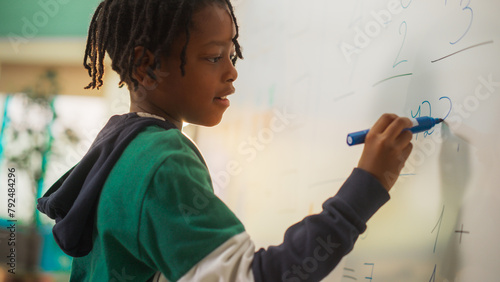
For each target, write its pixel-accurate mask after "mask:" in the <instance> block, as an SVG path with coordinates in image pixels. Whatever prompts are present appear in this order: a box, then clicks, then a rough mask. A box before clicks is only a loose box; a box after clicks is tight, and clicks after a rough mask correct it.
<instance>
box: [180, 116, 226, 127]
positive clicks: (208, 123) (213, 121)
mask: <svg viewBox="0 0 500 282" xmlns="http://www.w3.org/2000/svg"><path fill="white" fill-rule="evenodd" d="M221 121H222V115H221V116H220V117H214V118H211V119H207V120H203V121H193V122H189V121H186V122H187V123H189V124H194V125H198V126H204V127H214V126H216V125H218V124H219V123H220V122H221Z"/></svg>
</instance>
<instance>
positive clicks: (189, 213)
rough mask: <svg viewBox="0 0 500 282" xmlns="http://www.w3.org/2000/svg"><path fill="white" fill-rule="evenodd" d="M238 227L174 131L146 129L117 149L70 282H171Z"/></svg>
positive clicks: (191, 148) (190, 147)
mask: <svg viewBox="0 0 500 282" xmlns="http://www.w3.org/2000/svg"><path fill="white" fill-rule="evenodd" d="M242 232H244V227H243V225H242V224H241V222H240V221H239V220H238V219H237V218H236V216H235V215H234V214H233V213H232V212H231V211H230V210H229V208H228V207H227V206H226V205H225V204H224V203H223V202H222V201H221V200H220V199H219V198H217V197H216V196H215V195H214V194H213V188H212V182H211V179H210V175H209V173H208V170H207V167H206V164H205V162H204V160H203V157H202V156H201V154H200V152H199V151H198V149H197V148H196V146H195V145H194V144H193V143H192V142H191V141H190V140H189V139H188V138H187V137H186V136H184V135H183V134H182V132H180V131H179V130H177V129H171V130H164V129H162V128H160V127H157V126H150V127H148V128H146V129H145V130H144V131H143V132H141V133H140V134H139V135H138V136H137V137H136V138H134V140H132V142H131V143H130V144H129V145H128V147H127V148H126V149H125V151H124V152H123V154H122V156H121V157H120V159H119V160H118V161H117V163H116V164H115V166H114V167H113V169H112V171H111V173H110V174H109V176H108V178H107V180H106V183H105V185H104V187H103V190H102V192H101V195H100V199H99V204H98V207H97V214H96V226H95V227H94V237H93V240H94V243H93V249H92V251H91V252H90V253H89V254H88V255H87V256H84V257H81V258H75V259H74V260H73V267H72V273H71V281H146V280H148V279H149V278H151V277H152V276H153V275H154V273H155V272H156V271H160V272H162V273H163V274H164V275H165V276H166V278H167V279H169V280H170V281H176V280H178V279H179V278H181V277H182V276H183V275H184V274H186V273H187V272H188V271H189V270H190V269H191V268H192V267H193V266H195V265H196V264H197V263H198V262H199V261H200V260H202V259H203V258H204V257H205V256H207V255H208V254H210V253H211V252H212V251H213V250H215V249H216V248H217V247H218V246H220V245H221V244H223V243H224V242H226V241H227V240H228V239H230V238H232V237H233V236H235V235H237V234H240V233H242Z"/></svg>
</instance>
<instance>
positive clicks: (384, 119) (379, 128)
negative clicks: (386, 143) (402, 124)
mask: <svg viewBox="0 0 500 282" xmlns="http://www.w3.org/2000/svg"><path fill="white" fill-rule="evenodd" d="M397 118H398V116H397V115H395V114H383V115H382V116H381V117H380V118H379V119H378V120H377V122H376V123H375V124H374V125H373V127H372V128H371V129H370V132H373V133H382V132H384V131H385V130H386V128H387V126H389V125H390V124H391V123H392V122H393V121H394V120H395V119H397Z"/></svg>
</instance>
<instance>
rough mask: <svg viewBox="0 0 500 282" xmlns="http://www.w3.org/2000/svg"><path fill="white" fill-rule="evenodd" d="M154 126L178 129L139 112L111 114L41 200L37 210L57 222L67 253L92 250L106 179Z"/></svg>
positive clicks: (58, 239) (57, 233)
mask: <svg viewBox="0 0 500 282" xmlns="http://www.w3.org/2000/svg"><path fill="white" fill-rule="evenodd" d="M152 125H156V126H160V127H162V128H164V129H165V130H168V129H171V128H175V126H174V125H173V124H171V123H170V122H168V121H163V120H160V119H157V118H154V117H140V116H138V115H137V114H136V113H128V114H125V115H116V116H113V117H111V118H110V119H109V121H108V122H107V124H106V126H105V127H104V128H103V129H102V130H101V132H99V134H98V135H97V138H96V139H95V141H94V143H92V145H91V147H90V149H89V151H88V152H87V154H86V155H85V156H84V157H83V158H82V160H81V161H80V162H79V163H78V164H77V165H75V166H74V167H73V168H72V169H70V170H69V171H68V172H66V173H65V174H64V175H63V176H62V177H61V178H60V179H59V180H58V181H57V182H56V183H54V184H53V185H52V187H51V188H50V189H49V190H48V191H47V192H46V193H45V195H43V197H42V198H40V199H38V205H37V209H38V210H39V211H40V212H42V213H44V214H46V215H47V216H48V217H50V218H52V219H54V220H55V221H56V224H55V225H54V227H53V229H52V233H53V234H54V238H55V241H56V242H57V244H58V245H59V247H60V248H61V249H62V250H63V251H64V252H65V253H66V254H68V255H70V256H72V257H82V256H85V255H87V254H88V253H89V252H90V251H91V250H92V234H93V229H94V219H95V213H96V209H97V202H98V200H99V195H100V193H101V190H102V188H103V186H104V183H105V181H106V178H107V177H108V175H109V173H110V172H111V169H112V168H113V166H114V165H115V163H116V162H117V161H118V159H119V158H120V156H121V154H122V153H123V151H124V150H125V148H126V147H127V146H128V144H129V143H130V142H131V141H132V140H133V139H134V138H135V137H136V136H137V135H138V134H139V133H140V132H141V131H143V130H144V129H145V128H146V127H148V126H152Z"/></svg>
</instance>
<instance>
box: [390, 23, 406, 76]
mask: <svg viewBox="0 0 500 282" xmlns="http://www.w3.org/2000/svg"><path fill="white" fill-rule="evenodd" d="M403 25H404V26H405V31H404V32H405V34H404V37H403V43H401V48H399V53H398V56H397V57H396V60H395V61H394V64H393V65H392V67H393V68H395V67H397V66H398V65H399V64H401V63H404V62H408V61H407V60H401V61H399V62H398V59H399V55H401V50H403V45H404V44H405V41H406V33H407V32H408V25H407V24H406V21H403V22H402V23H401V25H400V26H399V35H401V27H403Z"/></svg>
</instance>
